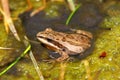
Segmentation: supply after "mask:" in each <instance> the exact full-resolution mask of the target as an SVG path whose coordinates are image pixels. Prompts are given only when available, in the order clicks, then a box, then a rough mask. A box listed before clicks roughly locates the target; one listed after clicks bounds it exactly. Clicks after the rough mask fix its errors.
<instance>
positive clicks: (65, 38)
mask: <svg viewBox="0 0 120 80" xmlns="http://www.w3.org/2000/svg"><path fill="white" fill-rule="evenodd" d="M36 37H37V39H38V40H39V41H40V42H41V43H42V44H44V45H45V47H46V48H47V49H49V50H52V51H55V52H57V53H59V55H60V57H58V58H57V59H55V60H56V61H58V62H61V61H65V60H67V59H68V58H69V57H70V55H78V54H80V55H84V52H85V51H86V50H87V49H89V48H90V47H91V43H92V39H93V34H92V33H91V32H88V31H85V30H80V29H79V30H76V29H71V32H68V33H67V32H60V31H55V30H53V29H52V28H46V29H45V30H44V31H40V32H38V33H37V35H36Z"/></svg>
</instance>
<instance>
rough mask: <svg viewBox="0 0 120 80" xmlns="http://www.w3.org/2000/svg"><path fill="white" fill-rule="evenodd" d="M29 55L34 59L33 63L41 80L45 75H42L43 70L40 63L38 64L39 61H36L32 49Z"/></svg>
mask: <svg viewBox="0 0 120 80" xmlns="http://www.w3.org/2000/svg"><path fill="white" fill-rule="evenodd" d="M29 56H30V58H31V60H32V63H33V65H34V67H35V69H36V72H37V74H38V76H39V78H40V80H44V77H43V75H42V72H41V70H40V68H39V66H38V64H37V61H36V59H35V57H34V55H33V53H32V51H30V53H29Z"/></svg>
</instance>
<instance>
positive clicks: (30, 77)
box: [0, 0, 120, 80]
mask: <svg viewBox="0 0 120 80" xmlns="http://www.w3.org/2000/svg"><path fill="white" fill-rule="evenodd" d="M26 1H27V0H26ZM31 1H32V4H33V5H34V7H38V6H39V4H41V6H42V3H41V0H40V1H39V0H36V1H35V0H31ZM91 1H92V0H91ZM96 1H97V0H96ZM110 2H111V3H110ZM110 2H109V3H107V2H106V4H109V5H106V6H105V5H102V7H103V9H104V8H105V9H104V13H105V15H107V16H105V17H104V20H103V21H102V22H101V23H100V24H99V28H98V29H95V30H96V31H95V32H94V33H93V34H94V37H95V42H94V45H95V47H94V50H93V52H91V55H89V56H88V57H86V58H85V59H83V60H75V61H65V62H61V63H54V62H51V63H49V62H46V61H44V60H46V59H50V58H49V55H48V52H47V50H46V49H44V48H43V47H41V46H40V44H39V43H37V42H36V41H31V40H28V41H30V43H31V45H32V44H33V43H35V44H36V45H32V50H33V55H34V56H35V58H36V60H37V63H38V66H39V68H40V71H41V74H42V75H43V77H44V79H45V80H73V79H75V80H119V79H120V75H119V74H120V67H119V66H120V61H119V60H120V54H119V53H120V15H119V12H120V10H119V8H118V7H120V2H116V1H110ZM13 3H17V4H14V5H13ZM60 3H61V2H60ZM82 3H83V2H82V1H81V2H80V4H81V5H82ZM84 3H85V2H84ZM86 3H87V2H86ZM26 4H27V3H26V2H25V0H21V1H20V0H16V2H15V1H14V0H10V8H11V13H12V14H11V16H12V17H15V18H17V20H15V21H14V20H13V22H15V26H16V29H17V31H18V33H19V35H20V38H21V40H22V41H23V42H19V41H17V40H16V39H15V38H14V36H13V34H12V33H11V32H10V33H9V34H7V33H6V31H5V27H4V24H3V21H2V20H1V22H0V45H1V46H0V47H4V48H6V49H7V48H11V49H10V50H4V49H0V67H1V68H0V71H1V72H2V71H3V70H4V69H5V68H6V67H7V66H8V65H9V64H14V63H15V65H14V66H13V67H12V68H11V69H9V70H8V71H7V72H6V73H5V74H3V75H2V76H0V80H4V79H5V80H14V79H15V80H40V78H39V76H38V74H37V72H36V70H35V68H34V65H33V63H32V61H31V59H30V57H29V56H28V54H26V55H25V56H24V57H23V55H22V57H23V58H22V59H20V58H21V56H20V55H21V53H22V52H24V50H25V45H24V35H25V33H24V31H25V30H23V29H24V28H25V25H21V22H20V20H19V19H18V17H17V16H18V15H19V14H21V13H22V11H25V10H26V9H27V6H26ZM94 4H96V3H94ZM101 4H102V3H100V4H97V5H101ZM103 4H105V3H104V2H103ZM18 5H19V6H18ZM23 7H25V8H23ZM54 7H55V6H54ZM106 7H107V8H106ZM80 8H81V6H80ZM55 9H56V7H55ZM45 11H49V10H47V9H46V10H45ZM52 11H54V10H52ZM74 15H75V13H74ZM52 16H53V15H52ZM55 16H56V13H55ZM88 19H90V18H88ZM66 20H67V19H66ZM41 21H42V20H41ZM48 22H49V21H48ZM68 23H69V19H68V22H67V23H66V24H68ZM46 24H47V23H46ZM80 26H82V25H80ZM80 26H77V28H80ZM96 27H97V26H96ZM29 28H30V27H29ZM72 28H74V27H72ZM75 28H76V26H75ZM91 28H92V27H91ZM30 32H31V31H30ZM33 40H35V39H33ZM32 42H33V43H32ZM38 45H39V46H38ZM38 47H40V48H38ZM17 57H18V58H19V59H20V60H19V61H17V64H16V62H14V60H16V59H17V60H18V58H17ZM12 62H13V63H12ZM106 75H107V76H106Z"/></svg>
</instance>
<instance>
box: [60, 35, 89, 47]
mask: <svg viewBox="0 0 120 80" xmlns="http://www.w3.org/2000/svg"><path fill="white" fill-rule="evenodd" d="M80 35H81V37H80ZM75 36H76V34H75ZM78 36H79V37H80V38H81V43H83V44H82V45H84V43H85V39H87V43H88V44H90V38H89V37H87V36H86V35H82V34H78ZM66 37H67V38H68V40H66ZM83 37H84V40H83V39H82V38H83ZM74 38H75V37H74V34H66V36H64V37H63V38H62V41H63V42H65V41H67V42H68V43H70V44H71V45H73V44H74V45H76V46H80V44H78V43H80V41H79V40H78V37H76V39H74ZM70 39H74V40H75V41H76V42H75V41H72V40H70Z"/></svg>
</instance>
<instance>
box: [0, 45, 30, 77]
mask: <svg viewBox="0 0 120 80" xmlns="http://www.w3.org/2000/svg"><path fill="white" fill-rule="evenodd" d="M30 49H31V45H30V44H29V45H28V47H27V48H26V49H25V51H24V52H23V53H22V54H21V55H20V56H19V57H18V58H17V59H16V60H15V61H14V62H13V63H12V64H10V65H9V66H8V67H7V68H5V69H4V70H3V71H2V72H0V76H2V75H3V74H4V73H6V72H7V71H8V70H9V69H10V68H12V67H13V66H14V65H15V64H16V63H17V62H18V61H19V60H20V59H21V58H22V57H24V56H25V55H26V54H27V52H28V51H29V50H30Z"/></svg>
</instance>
